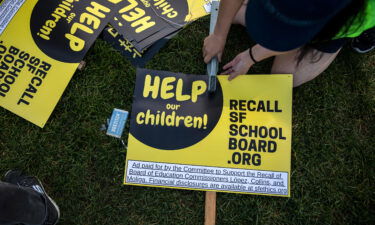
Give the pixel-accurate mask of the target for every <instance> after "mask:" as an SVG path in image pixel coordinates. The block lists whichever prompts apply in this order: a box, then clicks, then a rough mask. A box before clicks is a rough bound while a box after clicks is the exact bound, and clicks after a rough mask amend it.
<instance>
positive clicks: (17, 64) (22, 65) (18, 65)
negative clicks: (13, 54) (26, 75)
mask: <svg viewBox="0 0 375 225" xmlns="http://www.w3.org/2000/svg"><path fill="white" fill-rule="evenodd" d="M25 64H26V63H25V62H24V61H22V60H20V59H17V60H16V61H15V62H14V65H15V66H17V68H18V69H23V67H25Z"/></svg>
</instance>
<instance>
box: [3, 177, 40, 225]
mask: <svg viewBox="0 0 375 225" xmlns="http://www.w3.org/2000/svg"><path fill="white" fill-rule="evenodd" d="M45 215H46V206H45V200H44V197H43V196H42V195H41V194H40V193H38V192H36V191H34V190H33V189H31V188H24V187H19V186H16V185H13V184H9V183H4V182H1V181H0V225H13V224H27V225H39V224H43V222H44V220H45Z"/></svg>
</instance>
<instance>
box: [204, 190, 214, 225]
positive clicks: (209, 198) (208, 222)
mask: <svg viewBox="0 0 375 225" xmlns="http://www.w3.org/2000/svg"><path fill="white" fill-rule="evenodd" d="M204 212H205V213H204V225H215V223H216V192H214V191H207V192H206V203H205V209H204Z"/></svg>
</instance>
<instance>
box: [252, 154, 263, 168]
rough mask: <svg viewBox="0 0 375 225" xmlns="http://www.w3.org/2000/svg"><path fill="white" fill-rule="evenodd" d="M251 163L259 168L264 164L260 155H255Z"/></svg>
mask: <svg viewBox="0 0 375 225" xmlns="http://www.w3.org/2000/svg"><path fill="white" fill-rule="evenodd" d="M251 162H252V163H253V165H254V166H259V165H260V164H261V163H262V161H261V156H260V155H259V154H253V158H252V160H251Z"/></svg>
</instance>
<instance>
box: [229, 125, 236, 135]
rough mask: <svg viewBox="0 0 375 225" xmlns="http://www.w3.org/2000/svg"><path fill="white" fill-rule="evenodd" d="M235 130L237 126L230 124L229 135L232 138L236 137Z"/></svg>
mask: <svg viewBox="0 0 375 225" xmlns="http://www.w3.org/2000/svg"><path fill="white" fill-rule="evenodd" d="M237 128H238V126H237V125H236V124H231V125H230V126H229V134H230V135H232V136H236V135H237V134H238V131H237Z"/></svg>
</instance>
